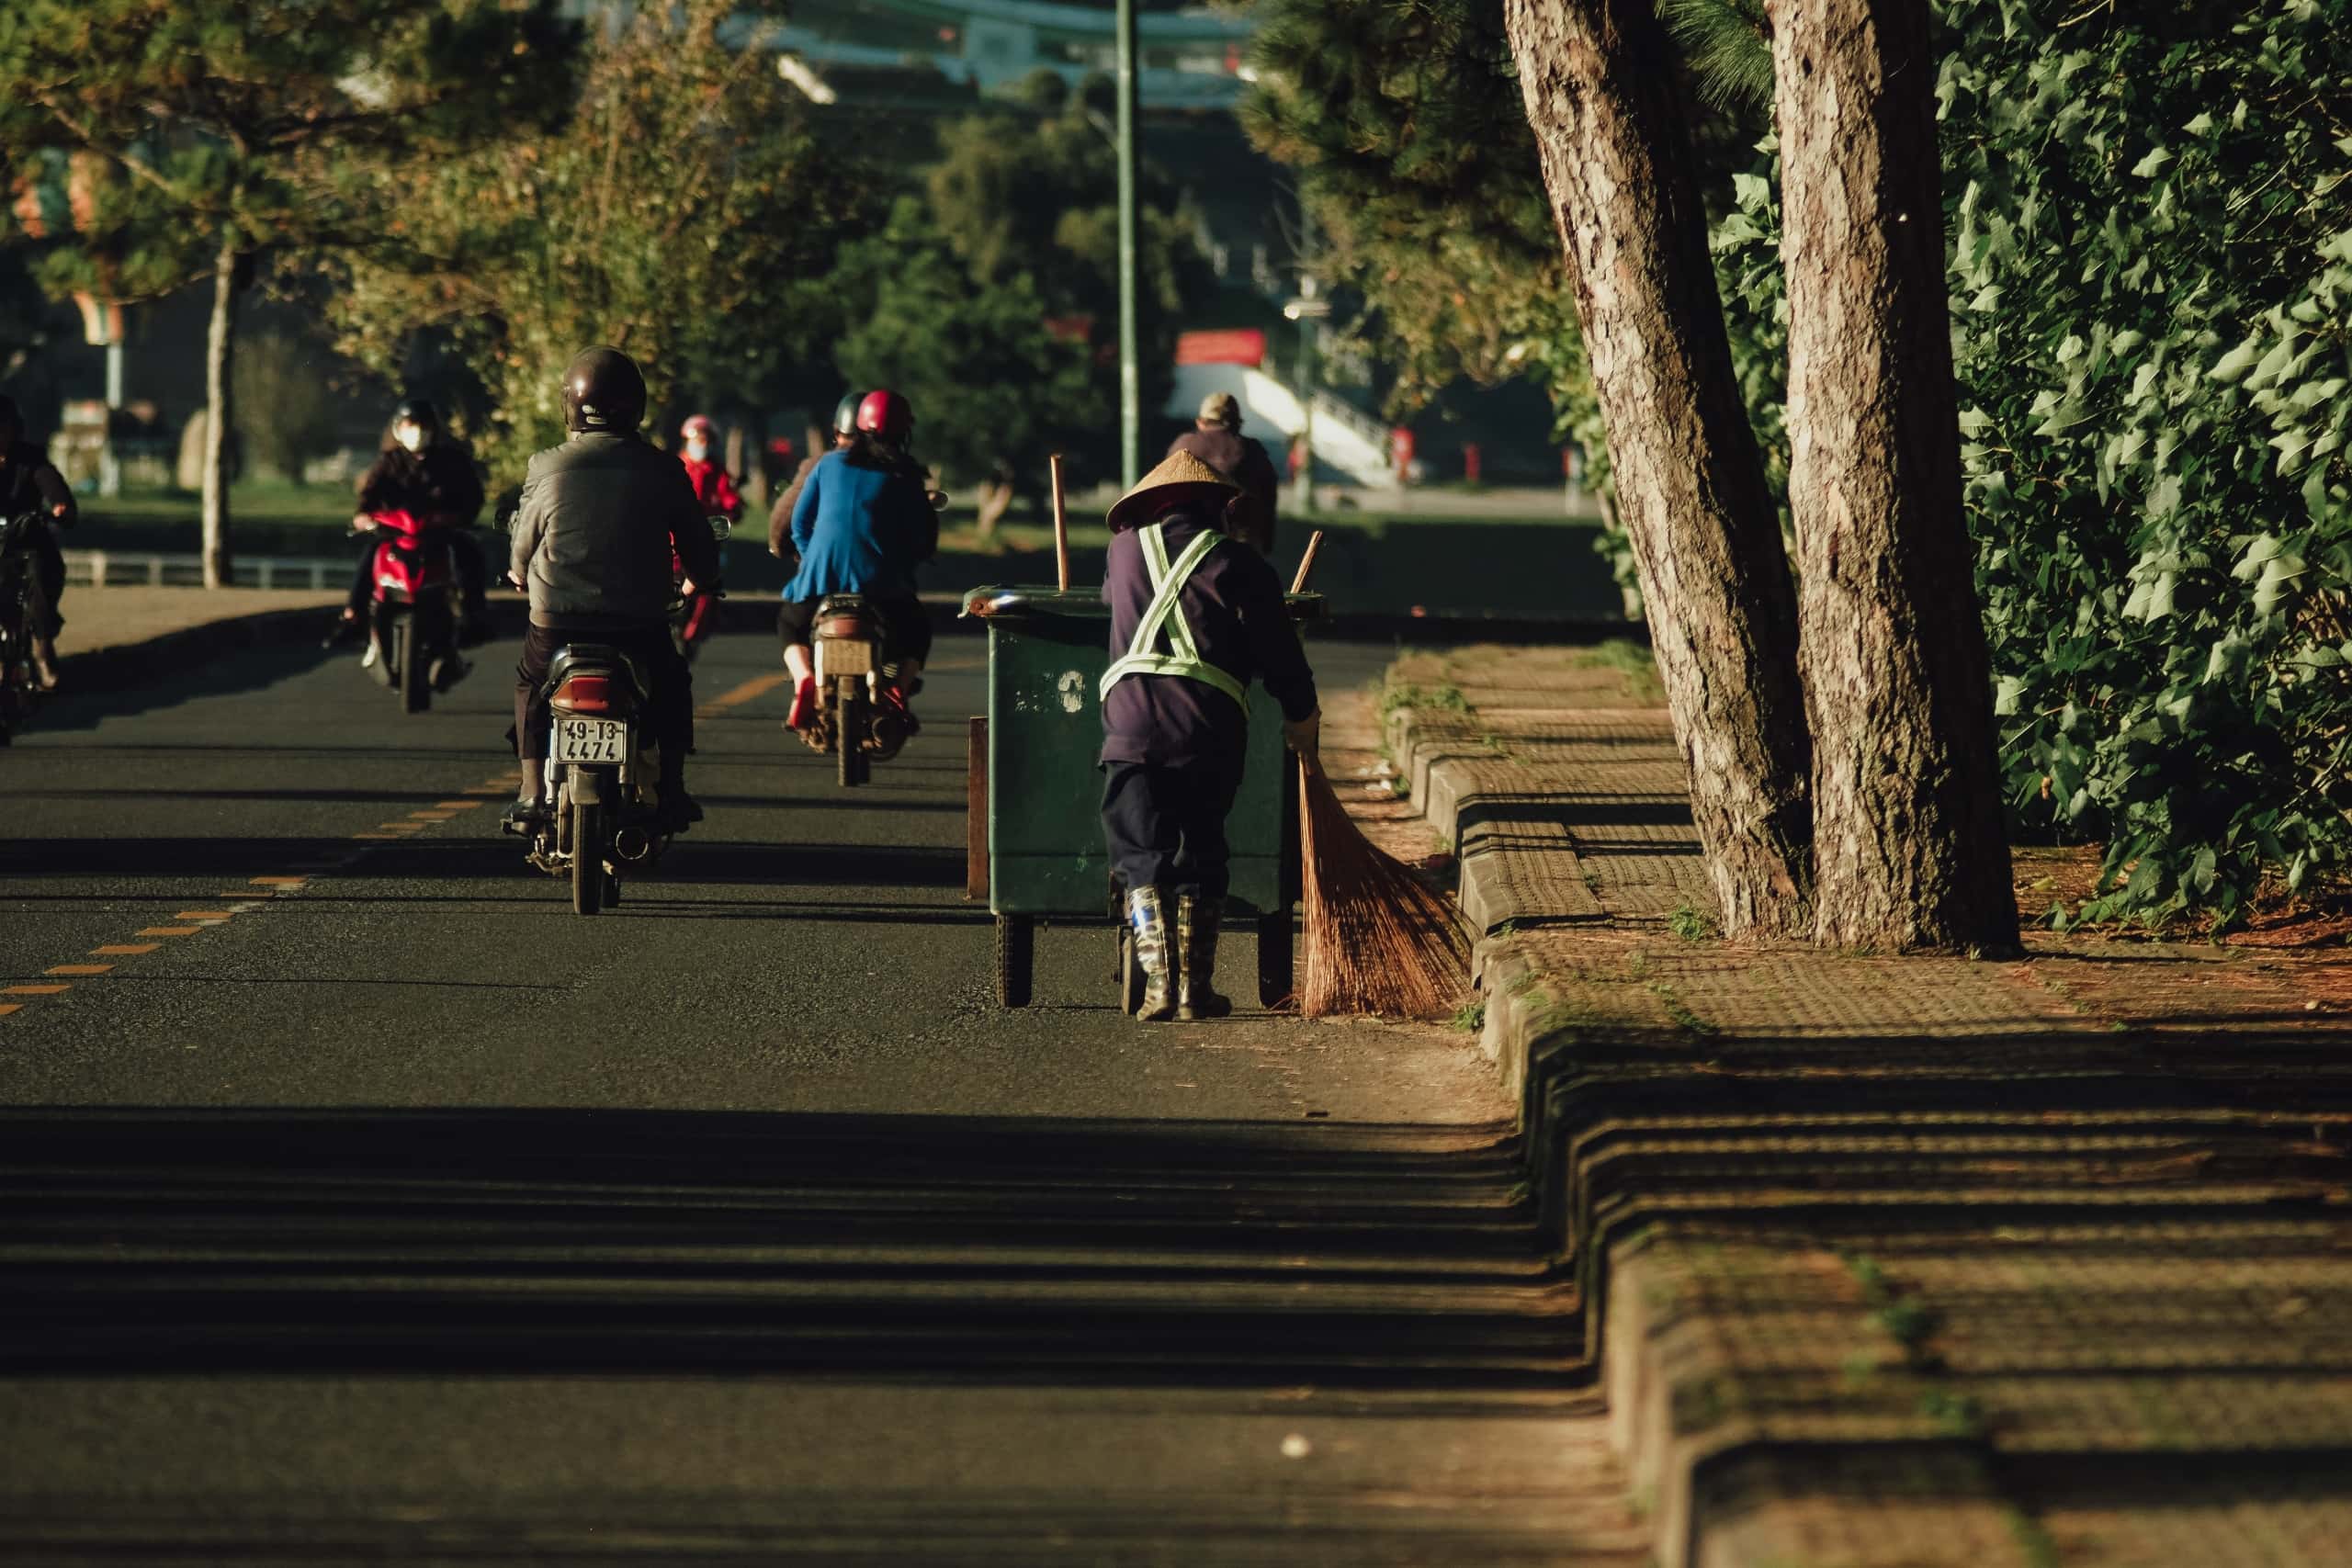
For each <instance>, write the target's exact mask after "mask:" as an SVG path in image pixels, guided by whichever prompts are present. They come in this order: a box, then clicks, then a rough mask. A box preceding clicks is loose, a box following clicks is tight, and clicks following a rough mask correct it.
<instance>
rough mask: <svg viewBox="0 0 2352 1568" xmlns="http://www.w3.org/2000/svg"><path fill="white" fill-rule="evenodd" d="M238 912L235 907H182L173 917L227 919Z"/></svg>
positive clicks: (181, 918)
mask: <svg viewBox="0 0 2352 1568" xmlns="http://www.w3.org/2000/svg"><path fill="white" fill-rule="evenodd" d="M236 912H237V911H236V910H234V909H182V910H181V911H180V912H179V913H178V914H176V915H174V916H173V917H172V919H175V920H225V919H229V918H230V917H231V916H232V915H234V914H235V913H236Z"/></svg>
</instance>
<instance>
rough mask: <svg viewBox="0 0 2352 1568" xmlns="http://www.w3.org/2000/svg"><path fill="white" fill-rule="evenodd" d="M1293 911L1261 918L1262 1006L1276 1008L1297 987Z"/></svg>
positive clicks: (1260, 969) (1260, 983)
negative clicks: (1291, 915) (1291, 916)
mask: <svg viewBox="0 0 2352 1568" xmlns="http://www.w3.org/2000/svg"><path fill="white" fill-rule="evenodd" d="M1294 947H1295V931H1293V929H1292V926H1291V918H1290V911H1289V910H1288V909H1282V910H1278V911H1276V912H1275V913H1273V914H1271V915H1261V916H1259V917H1258V1005H1259V1006H1261V1007H1272V1006H1274V1005H1275V1004H1276V1003H1277V1002H1280V1001H1281V1000H1282V999H1283V998H1285V997H1287V996H1289V995H1290V994H1291V993H1292V992H1293V991H1294V990H1295V989H1296V988H1297V980H1296V978H1295V975H1294V973H1293V971H1294V969H1295V965H1296V960H1295V955H1294V951H1293V950H1294Z"/></svg>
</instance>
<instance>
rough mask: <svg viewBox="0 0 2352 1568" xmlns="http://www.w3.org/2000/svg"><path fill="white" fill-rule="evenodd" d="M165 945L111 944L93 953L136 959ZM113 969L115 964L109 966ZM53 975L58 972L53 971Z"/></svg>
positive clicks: (93, 949)
mask: <svg viewBox="0 0 2352 1568" xmlns="http://www.w3.org/2000/svg"><path fill="white" fill-rule="evenodd" d="M163 945H164V944H163V943H162V942H108V943H107V944H106V945H105V946H104V947H94V948H92V949H90V951H91V952H92V953H105V954H107V956H108V957H112V958H136V957H137V956H138V955H139V954H141V953H153V952H154V951H155V950H156V949H157V948H159V947H162V946H163ZM113 967H114V965H113V964H107V968H109V969H111V968H113ZM54 973H56V971H54V970H51V974H54Z"/></svg>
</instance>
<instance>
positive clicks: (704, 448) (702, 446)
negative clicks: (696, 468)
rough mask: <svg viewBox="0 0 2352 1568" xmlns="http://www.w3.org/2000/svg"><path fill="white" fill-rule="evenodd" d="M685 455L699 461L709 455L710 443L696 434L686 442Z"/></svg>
mask: <svg viewBox="0 0 2352 1568" xmlns="http://www.w3.org/2000/svg"><path fill="white" fill-rule="evenodd" d="M686 456H687V457H692V458H693V459H694V460H695V462H697V463H699V462H701V461H702V460H703V459H704V458H706V457H709V456H710V443H709V442H707V441H705V440H704V439H703V438H702V437H701V436H699V435H697V436H695V438H694V439H693V440H691V441H689V442H687V443H686Z"/></svg>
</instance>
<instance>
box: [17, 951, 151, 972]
mask: <svg viewBox="0 0 2352 1568" xmlns="http://www.w3.org/2000/svg"><path fill="white" fill-rule="evenodd" d="M145 951H147V952H149V953H153V951H154V949H153V948H152V947H151V948H148V949H146V950H145ZM113 967H114V965H113V964H51V965H50V966H49V967H48V968H46V969H44V970H42V971H41V973H42V974H44V975H103V974H105V973H107V971H108V970H110V969H112V968H113Z"/></svg>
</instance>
